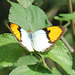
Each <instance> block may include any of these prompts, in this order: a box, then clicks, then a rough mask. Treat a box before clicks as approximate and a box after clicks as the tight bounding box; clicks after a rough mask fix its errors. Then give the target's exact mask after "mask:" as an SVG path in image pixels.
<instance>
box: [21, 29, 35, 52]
mask: <svg viewBox="0 0 75 75" xmlns="http://www.w3.org/2000/svg"><path fill="white" fill-rule="evenodd" d="M20 31H21V40H22V42H20V43H21V45H22V46H23V47H25V48H27V50H29V51H34V50H33V48H32V45H31V39H30V38H29V37H28V33H27V32H26V31H25V30H24V29H23V28H21V30H20Z"/></svg>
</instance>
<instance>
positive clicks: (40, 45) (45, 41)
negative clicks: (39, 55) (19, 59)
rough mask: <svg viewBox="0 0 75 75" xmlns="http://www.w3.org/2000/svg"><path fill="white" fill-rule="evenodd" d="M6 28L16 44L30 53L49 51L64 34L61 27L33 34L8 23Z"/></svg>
mask: <svg viewBox="0 0 75 75" xmlns="http://www.w3.org/2000/svg"><path fill="white" fill-rule="evenodd" d="M7 26H8V28H9V29H10V31H11V32H12V33H13V34H14V35H15V37H16V39H17V40H18V42H19V43H20V44H21V45H22V46H23V47H24V48H25V49H27V50H28V51H30V52H33V51H38V52H45V51H47V50H49V49H50V48H52V47H53V46H54V45H55V43H56V41H57V40H59V39H60V37H61V36H62V35H64V34H65V32H66V28H65V27H63V26H50V27H47V28H43V29H40V30H37V31H35V32H34V33H32V32H26V31H25V30H24V29H23V28H22V27H20V26H19V25H17V24H14V23H12V22H8V24H7Z"/></svg>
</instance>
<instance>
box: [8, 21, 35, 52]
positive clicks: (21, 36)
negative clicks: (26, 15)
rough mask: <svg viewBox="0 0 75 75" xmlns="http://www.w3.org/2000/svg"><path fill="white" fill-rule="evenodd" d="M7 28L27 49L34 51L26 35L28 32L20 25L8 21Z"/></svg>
mask: <svg viewBox="0 0 75 75" xmlns="http://www.w3.org/2000/svg"><path fill="white" fill-rule="evenodd" d="M7 26H8V28H9V29H10V31H11V32H12V33H13V34H14V35H15V37H16V39H17V40H18V42H19V43H20V44H21V45H22V46H23V47H24V48H25V49H27V50H29V51H34V50H33V48H32V45H31V40H30V39H29V37H28V33H27V32H26V31H25V30H24V29H23V28H21V27H20V26H18V25H16V24H14V23H10V22H9V23H8V25H7Z"/></svg>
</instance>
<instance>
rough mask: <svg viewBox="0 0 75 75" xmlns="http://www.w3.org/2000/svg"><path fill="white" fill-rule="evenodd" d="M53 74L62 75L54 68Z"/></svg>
mask: <svg viewBox="0 0 75 75" xmlns="http://www.w3.org/2000/svg"><path fill="white" fill-rule="evenodd" d="M52 73H53V75H61V73H60V72H59V71H58V70H57V69H56V68H55V67H53V68H52Z"/></svg>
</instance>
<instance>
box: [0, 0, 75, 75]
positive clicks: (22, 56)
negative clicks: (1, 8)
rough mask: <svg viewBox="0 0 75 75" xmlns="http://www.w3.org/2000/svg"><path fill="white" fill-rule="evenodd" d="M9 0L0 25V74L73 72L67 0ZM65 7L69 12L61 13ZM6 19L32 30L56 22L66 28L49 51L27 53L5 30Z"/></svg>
mask: <svg viewBox="0 0 75 75" xmlns="http://www.w3.org/2000/svg"><path fill="white" fill-rule="evenodd" d="M12 1H13V0H12ZM12 1H10V0H7V2H8V3H9V4H11V7H10V9H9V14H8V19H5V20H3V22H4V25H5V26H3V27H2V25H1V26H0V27H1V28H0V31H1V32H0V33H1V34H0V75H75V52H74V50H75V30H74V28H75V26H74V24H75V23H74V20H75V13H74V12H73V11H72V10H73V8H72V3H71V0H35V1H34V0H17V2H12ZM65 1H66V2H65ZM72 2H73V3H74V4H75V1H74V0H72ZM50 4H51V5H50ZM67 4H68V5H67ZM49 5H50V6H51V7H50V6H49ZM65 6H67V8H68V9H69V12H67V13H65V12H64V14H62V13H61V9H65ZM42 9H43V10H44V11H45V12H44V11H43V10H42ZM68 9H67V11H68ZM74 9H75V8H74ZM4 13H6V12H4ZM53 18H54V19H53ZM8 21H9V22H13V23H15V24H18V25H19V26H21V27H22V28H24V29H25V30H26V31H28V30H29V29H30V30H31V31H32V32H34V31H36V30H38V29H41V28H45V27H48V26H51V25H58V24H59V25H60V26H65V27H66V28H67V29H68V30H67V33H66V34H65V35H64V37H62V38H61V40H58V41H57V43H56V45H55V46H54V47H53V48H52V49H50V50H49V51H46V52H43V53H41V52H29V51H27V50H25V49H24V48H23V47H22V46H21V45H20V44H19V43H18V42H17V40H16V38H15V37H14V36H13V34H12V33H6V32H8V28H7V27H6V24H7V22H8ZM50 21H51V22H50ZM0 22H1V21H0ZM0 24H1V23H0ZM4 27H5V28H6V30H3V29H4ZM2 28H3V29H2ZM4 31H5V32H4ZM72 38H73V39H72Z"/></svg>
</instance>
